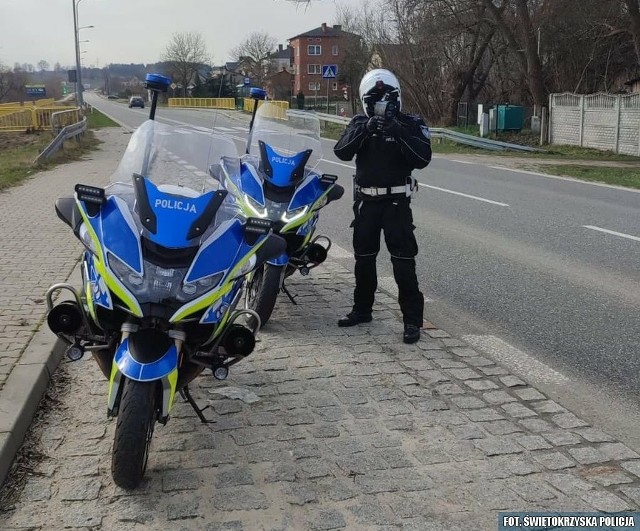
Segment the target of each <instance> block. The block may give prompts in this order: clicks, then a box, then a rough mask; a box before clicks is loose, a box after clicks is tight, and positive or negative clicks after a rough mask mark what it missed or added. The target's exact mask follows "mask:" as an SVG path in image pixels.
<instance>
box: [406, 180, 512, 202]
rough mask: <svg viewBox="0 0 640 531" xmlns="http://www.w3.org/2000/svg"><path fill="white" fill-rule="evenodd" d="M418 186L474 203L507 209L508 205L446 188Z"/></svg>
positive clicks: (421, 184)
mask: <svg viewBox="0 0 640 531" xmlns="http://www.w3.org/2000/svg"><path fill="white" fill-rule="evenodd" d="M418 184H419V185H420V186H423V187H424V188H432V189H433V190H439V191H441V192H446V193H448V194H454V195H459V196H462V197H466V198H467V199H475V200H476V201H483V202H484V203H490V204H492V205H498V206H503V207H508V206H509V205H508V204H507V203H500V202H499V201H493V200H491V199H485V198H484V197H478V196H476V195H469V194H463V193H462V192H455V191H453V190H448V189H446V188H440V187H438V186H432V185H430V184H423V183H418Z"/></svg>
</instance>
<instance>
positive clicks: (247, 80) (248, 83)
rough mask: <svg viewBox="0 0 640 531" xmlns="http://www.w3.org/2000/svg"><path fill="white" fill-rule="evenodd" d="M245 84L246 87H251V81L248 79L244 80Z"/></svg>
mask: <svg viewBox="0 0 640 531" xmlns="http://www.w3.org/2000/svg"><path fill="white" fill-rule="evenodd" d="M244 84H245V85H251V80H250V79H249V78H248V77H245V78H244Z"/></svg>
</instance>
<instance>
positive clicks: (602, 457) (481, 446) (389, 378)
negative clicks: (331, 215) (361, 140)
mask: <svg viewBox="0 0 640 531" xmlns="http://www.w3.org/2000/svg"><path fill="white" fill-rule="evenodd" d="M290 289H291V290H292V292H293V293H295V294H297V298H296V300H297V302H298V305H297V306H294V305H292V304H291V303H290V302H288V300H287V299H286V298H282V299H281V300H279V302H278V305H277V306H276V311H275V312H274V315H273V317H272V321H271V322H270V323H269V325H268V327H267V328H266V329H265V330H264V331H263V332H262V333H261V335H260V342H259V343H258V348H257V350H256V352H254V354H252V355H251V356H250V357H249V358H248V359H247V360H245V361H244V362H242V363H240V364H238V365H237V366H236V367H234V370H233V371H232V375H231V377H230V379H229V380H227V381H225V382H217V381H215V380H213V378H211V377H210V376H202V377H200V378H198V379H197V380H196V382H195V386H194V388H193V389H192V392H193V395H194V397H195V398H196V400H197V401H198V402H199V403H200V404H201V405H204V404H209V405H210V406H211V408H210V409H209V410H207V411H206V413H207V414H208V415H209V416H210V417H211V418H215V420H216V422H215V423H214V424H211V425H203V424H201V423H200V422H199V421H198V419H197V418H196V417H195V414H194V412H193V411H192V410H191V409H190V407H189V406H188V405H187V404H186V403H182V402H179V403H177V405H176V407H175V409H174V412H173V416H172V418H171V419H170V421H169V423H168V424H167V426H165V427H163V426H158V427H157V429H156V432H155V434H154V440H153V443H152V453H151V456H150V458H149V466H148V470H147V474H146V478H145V480H144V482H143V484H142V485H141V487H140V488H139V489H138V490H136V491H134V492H126V491H123V490H121V489H119V488H117V487H115V486H114V484H113V482H112V480H111V477H110V448H111V444H112V440H113V430H114V426H115V423H114V422H113V421H108V420H106V418H105V417H106V406H105V400H106V389H107V384H106V381H104V379H103V378H102V376H101V374H100V373H99V371H98V369H97V367H96V366H95V364H94V363H93V361H92V360H91V359H90V358H88V359H84V360H82V361H80V362H77V363H73V364H71V363H67V364H65V365H64V366H63V368H62V370H63V371H64V372H65V373H66V374H67V377H68V380H69V381H68V386H67V390H66V392H65V393H64V395H63V396H62V398H61V403H60V405H59V407H58V408H57V409H56V410H55V411H52V412H51V413H50V415H49V417H48V419H47V421H46V423H45V425H44V427H43V428H42V431H41V434H40V440H41V450H42V451H43V452H44V453H45V455H46V458H45V459H44V460H43V461H42V462H40V463H39V464H38V465H37V468H36V469H35V471H34V473H33V474H32V475H31V476H30V477H29V479H28V481H27V483H26V486H25V487H24V490H23V491H22V493H21V496H20V500H19V501H18V502H17V503H16V504H15V507H14V509H13V510H11V511H9V512H7V513H5V514H3V515H1V516H0V518H4V522H1V521H0V528H2V529H25V528H26V529H60V528H62V527H70V528H83V529H101V530H102V529H105V530H111V529H118V530H127V531H128V530H143V529H144V530H148V529H151V530H156V529H157V530H174V529H175V530H177V531H182V530H191V529H193V530H202V529H204V530H208V531H213V530H279V529H283V530H288V529H295V530H298V529H300V530H306V529H310V530H330V529H381V530H383V529H399V528H401V529H407V530H410V529H415V530H420V531H425V530H438V531H446V530H454V529H474V530H484V529H486V530H493V529H496V528H497V513H498V511H499V510H523V511H535V510H573V511H592V510H600V511H624V510H637V509H638V507H639V504H640V477H639V475H640V456H639V455H638V454H636V453H635V452H633V451H632V450H631V449H629V448H628V447H626V446H625V445H623V444H621V443H619V442H617V441H615V440H614V439H613V438H611V437H609V436H608V435H607V434H606V433H603V432H602V431H600V430H598V429H597V428H594V427H591V426H589V425H587V424H586V423H585V422H583V421H582V420H581V419H580V418H578V417H576V416H574V415H573V414H572V413H571V412H569V411H567V410H566V409H564V408H562V407H561V406H560V405H559V404H557V403H555V402H553V401H551V400H548V399H547V398H546V397H545V396H544V395H543V394H541V393H540V392H538V391H537V390H536V389H534V388H532V387H530V386H528V385H526V384H525V382H523V381H522V380H520V379H518V378H517V377H515V376H513V375H510V374H508V372H507V371H506V370H504V369H503V368H501V367H499V366H497V365H495V364H494V363H493V362H492V361H491V360H489V359H487V358H485V357H483V356H482V355H481V354H480V353H479V352H477V351H475V350H474V349H472V348H470V347H468V346H467V345H465V344H463V343H462V342H461V341H459V340H457V339H455V338H451V337H449V336H448V334H447V333H446V332H444V331H442V330H437V329H429V330H427V333H426V334H425V337H423V338H422V339H421V341H420V342H419V343H417V344H416V345H404V344H402V343H401V342H400V336H401V331H402V326H401V323H400V321H399V319H398V316H397V313H396V311H395V309H394V308H395V306H396V303H395V301H394V300H393V299H392V298H391V297H390V296H389V295H386V294H384V293H380V294H379V296H378V301H377V306H378V309H377V310H376V311H375V313H374V322H373V323H371V324H369V325H362V326H359V327H355V328H352V329H341V328H338V327H337V326H336V325H335V321H336V316H337V315H340V313H341V312H343V311H344V310H346V309H347V308H348V307H349V301H350V297H351V289H352V278H351V274H350V273H349V272H348V271H347V270H346V269H344V268H343V267H342V266H341V265H339V264H338V263H337V262H333V261H329V262H328V263H327V265H324V266H322V267H320V268H318V269H316V270H314V272H313V275H312V276H311V277H309V278H306V279H303V278H300V277H298V279H296V280H295V281H294V282H291V283H290ZM228 388H235V390H236V391H237V390H238V389H240V390H243V391H244V392H245V395H247V396H245V397H244V400H241V399H231V398H227V397H226V396H227V395H229V394H230V393H229V392H228V391H225V389H228ZM232 390H233V389H232ZM251 397H253V400H254V401H252V400H249V398H251Z"/></svg>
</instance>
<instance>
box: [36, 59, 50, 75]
mask: <svg viewBox="0 0 640 531" xmlns="http://www.w3.org/2000/svg"><path fill="white" fill-rule="evenodd" d="M38 70H40V72H44V71H45V70H49V63H48V62H47V61H45V60H44V59H42V60H40V61H38Z"/></svg>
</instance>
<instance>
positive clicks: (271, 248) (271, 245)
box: [256, 233, 287, 267]
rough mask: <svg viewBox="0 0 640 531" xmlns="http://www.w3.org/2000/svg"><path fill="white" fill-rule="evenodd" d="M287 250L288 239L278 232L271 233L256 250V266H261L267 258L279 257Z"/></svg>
mask: <svg viewBox="0 0 640 531" xmlns="http://www.w3.org/2000/svg"><path fill="white" fill-rule="evenodd" d="M286 250H287V241H286V240H285V239H284V238H283V237H282V236H278V235H277V234H274V233H271V234H269V235H268V236H267V239H266V241H265V242H264V243H263V244H262V245H261V246H260V248H259V249H258V251H257V252H256V267H258V266H261V265H262V264H264V263H265V262H266V261H267V260H273V259H274V258H278V257H279V256H281V255H282V253H284V252H285V251H286Z"/></svg>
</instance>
